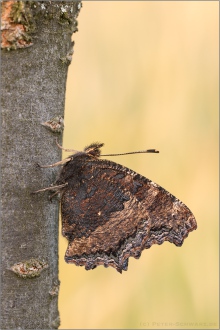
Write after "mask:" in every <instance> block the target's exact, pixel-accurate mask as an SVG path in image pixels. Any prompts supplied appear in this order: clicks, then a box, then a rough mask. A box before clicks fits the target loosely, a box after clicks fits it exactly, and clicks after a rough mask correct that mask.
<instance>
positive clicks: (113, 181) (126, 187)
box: [36, 143, 197, 273]
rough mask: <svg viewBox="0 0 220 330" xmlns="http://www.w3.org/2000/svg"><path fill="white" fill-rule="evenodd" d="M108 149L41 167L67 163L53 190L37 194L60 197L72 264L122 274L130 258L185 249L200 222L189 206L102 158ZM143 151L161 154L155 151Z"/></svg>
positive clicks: (87, 150)
mask: <svg viewBox="0 0 220 330" xmlns="http://www.w3.org/2000/svg"><path fill="white" fill-rule="evenodd" d="M57 145H58V146H59V147H60V148H62V147H61V146H60V145H59V144H58V143H57ZM103 145H104V144H103V143H93V144H91V145H89V146H88V147H86V148H85V149H84V151H81V152H78V151H74V154H72V155H71V156H69V157H68V158H66V159H64V160H63V161H60V162H57V163H55V164H52V165H46V166H41V167H53V166H57V165H62V169H61V171H60V174H59V178H58V179H57V181H56V182H55V185H54V186H52V187H48V188H44V189H41V190H38V191H36V192H41V191H45V190H54V191H56V192H55V194H56V193H57V192H60V193H61V216H62V234H63V236H65V237H66V238H67V240H68V248H67V251H66V254H65V261H66V262H67V263H73V264H75V265H77V266H85V269H86V270H90V269H94V268H95V267H97V266H98V265H104V266H105V267H109V266H111V267H113V268H115V269H116V270H117V271H118V272H120V273H121V272H122V271H126V270H127V268H128V260H129V257H134V258H137V259H138V258H139V257H140V256H141V253H142V251H143V250H144V249H149V248H150V247H151V246H152V245H153V244H162V243H163V242H164V241H169V242H170V243H174V244H175V245H176V246H181V245H182V244H183V241H184V239H185V238H186V237H187V236H188V234H189V232H191V231H193V230H195V229H196V228H197V223H196V219H195V217H194V215H193V214H192V212H191V211H190V210H189V208H188V207H187V206H186V205H184V204H183V203H182V202H181V201H180V200H179V199H177V198H176V197H175V196H173V195H172V194H170V193H169V192H168V191H166V190H165V189H164V188H162V187H161V186H159V185H158V184H156V183H154V182H153V181H151V180H149V179H147V178H145V177H144V176H142V175H140V174H138V173H136V172H134V171H132V170H131V169H129V168H127V167H125V166H122V165H120V164H118V163H115V162H113V161H109V160H105V159H101V158H100V156H101V148H102V147H103ZM62 149H64V148H62ZM64 150H66V151H72V150H68V149H64ZM139 152H152V153H158V151H157V150H155V149H148V150H145V151H139ZM132 153H137V152H132ZM127 154H130V153H127ZM114 155H116V154H110V155H103V156H114Z"/></svg>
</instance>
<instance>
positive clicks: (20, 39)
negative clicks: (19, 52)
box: [1, 1, 33, 50]
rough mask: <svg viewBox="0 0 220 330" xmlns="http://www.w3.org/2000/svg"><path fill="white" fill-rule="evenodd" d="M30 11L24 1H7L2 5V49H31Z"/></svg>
mask: <svg viewBox="0 0 220 330" xmlns="http://www.w3.org/2000/svg"><path fill="white" fill-rule="evenodd" d="M29 15H30V11H29V8H28V7H27V6H26V4H25V2H23V1H6V2H3V3H2V5H1V48H3V49H7V50H12V49H17V48H26V47H30V46H31V45H32V44H33V43H32V38H31V36H30V29H29V24H30V17H29Z"/></svg>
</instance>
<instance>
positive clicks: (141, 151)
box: [101, 149, 159, 156]
mask: <svg viewBox="0 0 220 330" xmlns="http://www.w3.org/2000/svg"><path fill="white" fill-rule="evenodd" d="M146 153H153V154H158V153H159V151H158V150H156V149H147V150H140V151H132V152H124V153H122V154H108V155H101V156H122V155H132V154H146Z"/></svg>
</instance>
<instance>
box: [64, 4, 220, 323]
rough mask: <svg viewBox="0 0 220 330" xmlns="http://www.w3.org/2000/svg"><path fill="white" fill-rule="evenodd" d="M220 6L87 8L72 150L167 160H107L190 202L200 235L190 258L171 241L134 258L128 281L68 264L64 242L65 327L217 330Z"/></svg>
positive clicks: (74, 81)
mask: <svg viewBox="0 0 220 330" xmlns="http://www.w3.org/2000/svg"><path fill="white" fill-rule="evenodd" d="M218 7H219V3H218V2H214V1H213V2H212V1H186V2H185V1H183V2H182V1H179V2H178V1H174V2H173V1H170V2H166V1H165V2H160V1H158V2H154V1H151V2H148V1H140V2H139V1H133V2H127V1H122V2H118V1H113V2H107V1H106V2H104V1H100V2H99V1H97V2H95V1H91V2H89V1H87V2H84V3H83V8H82V10H81V12H80V15H79V18H78V21H79V32H77V33H76V34H75V35H74V36H73V39H74V40H75V47H74V50H75V52H74V55H73V61H72V64H71V65H70V67H69V74H68V83H67V94H66V114H65V130H64V142H63V146H64V147H65V148H72V149H77V150H82V149H83V148H84V147H85V145H88V144H89V143H91V142H94V141H100V142H104V143H105V147H104V149H103V153H117V152H126V151H132V150H141V149H146V148H156V149H158V150H160V153H159V154H155V155H154V154H146V155H145V154H142V155H141V154H140V155H131V156H121V157H114V158H110V157H108V158H109V159H112V160H113V161H116V162H118V163H121V164H123V165H125V166H127V167H130V168H132V169H133V170H135V171H137V172H138V173H140V174H142V175H144V176H146V177H148V178H149V179H151V180H153V181H155V182H156V183H158V184H160V185H161V186H162V187H164V188H165V189H166V190H168V191H170V192H171V193H172V194H173V195H175V196H176V197H178V198H179V199H180V200H182V201H183V202H184V203H185V204H186V205H187V206H188V207H189V208H190V209H191V210H192V212H193V213H194V215H195V217H196V219H197V223H198V229H197V230H196V231H194V232H192V233H190V234H189V237H188V238H187V239H186V241H185V242H184V244H183V246H182V247H181V248H177V247H176V246H175V245H173V244H170V243H168V242H165V243H164V244H163V245H162V246H156V245H154V246H152V247H151V249H149V250H145V251H143V253H142V256H141V258H140V259H139V260H136V259H134V258H130V261H129V267H128V271H127V272H123V274H122V275H120V274H119V273H117V272H116V270H115V269H113V268H108V269H105V268H104V267H102V266H100V267H98V268H96V269H95V270H91V271H86V270H85V269H84V268H81V267H76V266H74V265H68V264H65V262H64V254H65V250H66V247H67V241H66V239H65V238H63V237H62V236H60V251H59V253H60V261H59V266H60V280H61V288H60V300H59V309H60V316H61V326H60V329H74V328H79V329H81V328H84V329H90V328H93V329H94V328H96V329H100V328H103V329H107V328H112V329H114V328H118V329H121V328H137V329H138V328H149V329H172V328H175V329H185V328H191V329H192V328H193V329H194V328H195V329H196V328H197V329H204V328H206V329H208V328H210V329H211V328H215V329H216V328H218V269H219V264H218V244H219V241H218V199H219V196H218V182H219V178H218V78H219V76H218V72H219V71H218V56H219V54H218V49H219V42H218V22H219V17H218ZM63 156H64V157H66V156H67V153H64V155H63Z"/></svg>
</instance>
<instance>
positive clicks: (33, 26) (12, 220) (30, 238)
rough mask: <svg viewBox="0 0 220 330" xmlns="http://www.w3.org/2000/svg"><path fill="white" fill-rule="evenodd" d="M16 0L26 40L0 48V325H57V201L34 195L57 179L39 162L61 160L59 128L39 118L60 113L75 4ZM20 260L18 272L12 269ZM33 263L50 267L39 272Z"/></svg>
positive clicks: (76, 10)
mask: <svg viewBox="0 0 220 330" xmlns="http://www.w3.org/2000/svg"><path fill="white" fill-rule="evenodd" d="M8 3H9V1H8ZM15 4H16V5H17V7H15V8H14V11H13V15H11V20H14V22H15V23H18V24H20V23H22V24H23V23H24V26H25V24H26V27H25V33H24V35H23V38H24V43H23V42H20V41H18V40H16V41H10V40H9V41H10V42H9V46H8V47H6V48H5V47H4V46H3V49H2V51H1V94H2V97H1V107H2V112H1V177H2V184H1V215H2V216H1V292H2V293H1V329H56V328H58V326H59V312H58V307H57V303H58V295H57V288H58V213H59V202H58V201H57V200H54V201H52V202H50V200H49V198H48V193H40V194H37V195H32V194H31V193H32V192H33V191H36V190H38V189H40V188H42V187H48V186H50V185H51V184H52V183H53V182H54V181H55V179H56V175H57V170H56V169H41V168H39V167H37V166H36V163H40V164H51V163H53V162H56V161H59V160H60V159H61V150H60V149H58V148H57V146H56V144H55V138H56V137H58V141H59V143H61V144H62V133H56V132H52V131H50V130H48V129H46V128H45V127H44V126H43V125H41V123H43V122H45V121H47V120H50V119H52V118H53V117H55V116H57V115H59V116H63V114H64V102H65V88H66V77H67V70H68V65H69V62H70V60H71V54H72V51H71V45H72V42H71V36H72V33H73V32H76V30H77V28H76V17H77V15H78V13H79V10H80V3H79V2H78V1H77V2H76V1H66V2H64V1H55V2H53V1H44V2H42V1H30V2H22V1H17V2H15ZM25 42H26V44H25ZM23 44H24V45H25V46H24V48H22V45H23ZM26 46H28V47H26ZM29 260H32V262H33V260H34V263H35V264H34V266H33V265H32V266H31V267H30V261H29ZM19 262H23V263H24V264H23V265H19V266H18V267H17V268H18V269H19V271H20V275H21V277H19V276H17V275H16V274H15V273H14V272H13V271H12V268H11V267H12V266H13V265H14V264H16V263H19ZM37 262H40V263H41V265H42V264H43V265H44V266H47V267H44V270H43V271H42V272H41V273H40V271H38V269H37V267H38V266H37ZM25 267H26V268H27V269H28V267H29V277H28V276H26V277H25V276H24V275H25V270H24V268H25ZM38 275H40V276H38Z"/></svg>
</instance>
